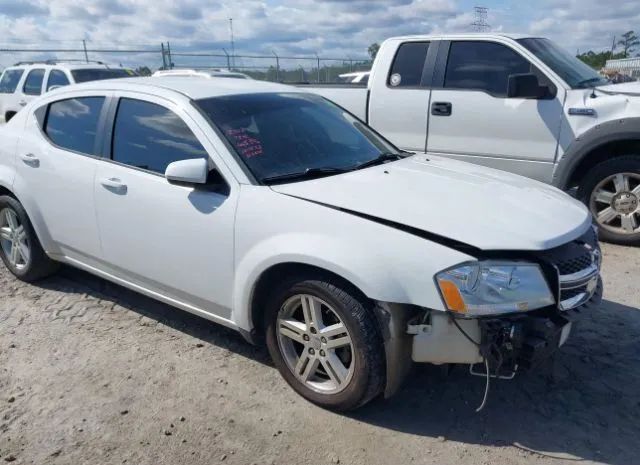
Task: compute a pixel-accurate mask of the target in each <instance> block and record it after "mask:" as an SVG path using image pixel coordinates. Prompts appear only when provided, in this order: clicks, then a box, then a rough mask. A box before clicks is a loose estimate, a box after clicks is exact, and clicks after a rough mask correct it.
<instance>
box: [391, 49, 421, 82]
mask: <svg viewBox="0 0 640 465" xmlns="http://www.w3.org/2000/svg"><path fill="white" fill-rule="evenodd" d="M428 51H429V42H405V43H404V44H402V45H400V47H399V48H398V51H397V53H396V56H395V58H394V60H393V64H392V65H391V72H390V73H389V79H388V82H387V83H388V84H389V86H391V87H418V86H420V83H421V82H422V72H423V70H424V64H425V60H426V59H427V52H428Z"/></svg>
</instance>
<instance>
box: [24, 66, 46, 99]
mask: <svg viewBox="0 0 640 465" xmlns="http://www.w3.org/2000/svg"><path fill="white" fill-rule="evenodd" d="M43 79H44V69H33V70H31V71H29V74H27V79H25V80H24V86H23V87H22V92H24V93H25V94H27V95H40V94H41V93H42V81H43Z"/></svg>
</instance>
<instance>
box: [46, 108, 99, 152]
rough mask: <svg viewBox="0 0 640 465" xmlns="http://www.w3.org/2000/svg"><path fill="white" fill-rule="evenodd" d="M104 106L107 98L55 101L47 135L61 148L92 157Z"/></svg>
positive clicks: (49, 116)
mask: <svg viewBox="0 0 640 465" xmlns="http://www.w3.org/2000/svg"><path fill="white" fill-rule="evenodd" d="M103 103H104V97H79V98H73V99H66V100H60V101H58V102H53V103H52V104H51V105H49V111H48V113H47V117H46V121H45V125H44V132H45V133H46V134H47V136H48V137H49V139H50V140H51V142H53V143H54V144H55V145H57V146H58V147H60V148H62V149H65V150H71V151H73V152H79V153H86V154H88V155H93V154H94V153H95V143H96V133H97V131H98V119H99V118H100V111H101V110H102V105H103Z"/></svg>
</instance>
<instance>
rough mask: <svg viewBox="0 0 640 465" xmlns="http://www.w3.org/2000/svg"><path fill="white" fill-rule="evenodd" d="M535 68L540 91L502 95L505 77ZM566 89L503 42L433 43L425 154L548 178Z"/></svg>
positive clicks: (541, 178) (543, 178)
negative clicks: (435, 53)
mask: <svg viewBox="0 0 640 465" xmlns="http://www.w3.org/2000/svg"><path fill="white" fill-rule="evenodd" d="M522 73H534V74H536V75H537V76H538V79H539V81H540V85H541V86H542V87H546V88H547V91H546V95H545V96H544V97H541V98H539V99H522V98H507V85H508V80H509V76H510V75H512V74H522ZM564 97H565V91H564V89H562V88H561V86H559V85H556V84H554V82H553V81H552V80H550V79H549V78H548V77H547V76H546V75H545V74H543V73H542V72H541V71H540V70H539V69H538V68H537V67H536V66H535V65H534V64H533V63H531V61H530V60H529V59H528V58H526V57H525V56H524V55H523V54H522V53H521V52H520V51H518V50H517V49H516V48H514V44H511V43H510V42H508V41H505V42H504V43H501V42H499V41H497V40H480V39H478V40H460V41H451V42H448V41H446V42H442V43H441V44H440V48H439V53H438V58H437V64H436V71H435V73H434V79H433V89H432V94H431V109H430V113H431V116H430V120H429V129H428V138H427V151H428V152H429V153H434V154H442V155H445V156H450V157H453V158H457V159H460V160H464V161H469V162H473V163H478V164H481V165H485V166H490V167H494V168H498V169H502V170H506V171H512V172H515V173H518V174H522V175H525V176H529V177H531V178H534V179H538V180H541V181H545V182H550V181H551V175H552V171H553V164H554V161H555V157H556V150H557V146H558V135H559V131H560V125H561V121H562V116H563V110H562V107H563V102H564Z"/></svg>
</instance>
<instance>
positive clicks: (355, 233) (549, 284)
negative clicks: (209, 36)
mask: <svg viewBox="0 0 640 465" xmlns="http://www.w3.org/2000/svg"><path fill="white" fill-rule="evenodd" d="M0 140H1V141H2V143H1V144H0V246H1V247H0V256H1V257H2V260H3V261H4V263H5V264H6V266H7V268H8V269H9V270H10V271H11V273H13V274H14V275H15V276H16V277H18V278H19V279H22V280H25V281H34V280H37V279H39V278H42V277H44V276H47V275H49V274H50V273H52V272H54V271H55V269H56V266H57V264H58V263H65V264H68V265H72V266H75V267H78V268H81V269H83V270H86V271H88V272H90V273H94V274H96V275H98V276H101V277H103V278H105V279H108V280H110V281H113V282H115V283H118V284H121V285H123V286H126V287H128V288H131V289H134V290H136V291H139V292H141V293H144V294H146V295H148V296H151V297H154V298H156V299H159V300H161V301H164V302H166V303H168V304H170V305H173V306H175V307H178V308H180V309H183V310H186V311H189V312H192V313H195V314H197V315H200V316H202V317H204V318H207V319H209V320H212V321H214V322H217V323H220V324H223V325H225V326H228V327H230V328H234V329H236V330H238V331H240V332H241V333H242V334H243V335H244V336H245V337H246V338H247V339H248V340H250V341H252V342H256V343H259V342H261V341H266V344H267V346H268V348H269V351H270V353H271V356H272V357H273V360H274V363H275V365H276V366H277V368H278V369H279V370H280V372H281V373H282V375H283V377H284V378H285V379H286V381H287V382H288V383H289V384H290V385H291V386H292V387H293V388H294V389H295V390H296V391H297V392H298V393H300V394H301V395H302V396H304V397H305V398H307V399H309V400H311V401H312V402H315V403H317V404H319V405H321V406H324V407H327V408H332V409H336V410H345V409H352V408H355V407H358V406H360V405H362V404H364V403H366V402H367V401H369V400H371V399H373V398H375V397H376V396H378V395H379V394H382V393H384V394H385V395H386V396H389V395H391V394H393V392H394V391H395V390H396V389H397V388H398V386H399V385H400V383H401V381H402V379H403V377H404V376H405V375H406V373H407V371H408V368H409V367H410V365H411V363H412V362H413V361H415V362H425V363H436V364H445V363H446V364H448V363H460V364H469V365H471V367H472V370H471V371H472V372H473V373H476V374H481V375H482V376H485V377H487V379H488V377H489V376H490V375H499V376H510V375H513V374H515V372H516V371H518V370H519V369H523V368H526V367H528V366H531V365H535V364H536V363H538V361H539V360H542V359H544V358H545V357H547V356H549V355H550V354H551V353H553V352H554V351H556V350H557V348H558V347H559V346H561V345H562V344H563V343H564V341H565V340H566V339H567V336H568V335H569V332H570V330H571V321H572V319H573V318H574V313H576V312H575V309H582V310H584V309H587V308H589V307H590V306H592V305H594V304H597V303H598V301H599V299H600V296H601V284H600V278H599V265H600V261H599V247H598V242H597V238H596V237H595V234H594V232H593V228H592V225H591V217H590V215H589V213H588V211H587V210H586V209H585V207H584V206H583V205H582V204H580V203H579V202H577V201H575V200H573V199H571V198H570V197H569V196H567V195H565V194H563V193H562V192H560V191H558V190H556V189H554V188H552V187H549V186H546V185H543V184H541V183H538V182H535V181H532V180H528V179H525V178H522V177H518V176H515V175H511V174H507V173H503V172H500V171H495V170H490V169H486V168H482V167H479V166H475V165H470V164H465V163H462V162H456V161H451V160H444V159H438V158H434V157H426V156H425V155H424V154H409V153H407V152H401V151H399V150H398V149H397V148H395V147H394V146H393V145H391V144H390V143H389V142H388V141H386V140H385V139H383V138H382V137H381V136H379V135H378V134H377V133H376V132H374V131H373V130H372V129H370V128H369V127H367V126H366V125H365V124H364V123H362V122H361V121H359V120H358V119H356V118H355V117H354V116H352V115H350V114H349V113H347V112H346V111H345V110H343V109H341V108H339V107H337V106H336V105H334V104H333V103H331V102H329V101H327V100H325V99H323V98H321V97H319V96H316V95H311V94H308V93H304V92H303V91H300V90H298V89H295V88H290V87H287V86H282V85H278V84H268V83H261V82H257V81H250V80H240V79H238V80H235V79H224V80H222V79H221V80H206V79H202V80H200V79H193V78H188V77H169V76H167V77H160V78H138V79H135V80H132V79H123V80H118V81H102V82H96V83H89V84H84V85H79V86H73V87H68V88H62V89H58V90H56V91H53V92H51V93H48V94H46V95H44V96H42V97H40V98H39V99H37V100H35V101H33V102H32V103H30V104H29V105H28V106H27V107H26V108H25V110H24V111H22V112H20V113H18V115H16V117H15V118H13V119H12V120H11V121H10V122H9V123H8V124H7V125H6V126H5V127H4V128H3V129H2V130H1V132H0ZM583 313H584V312H583ZM476 365H477V366H476Z"/></svg>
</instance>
